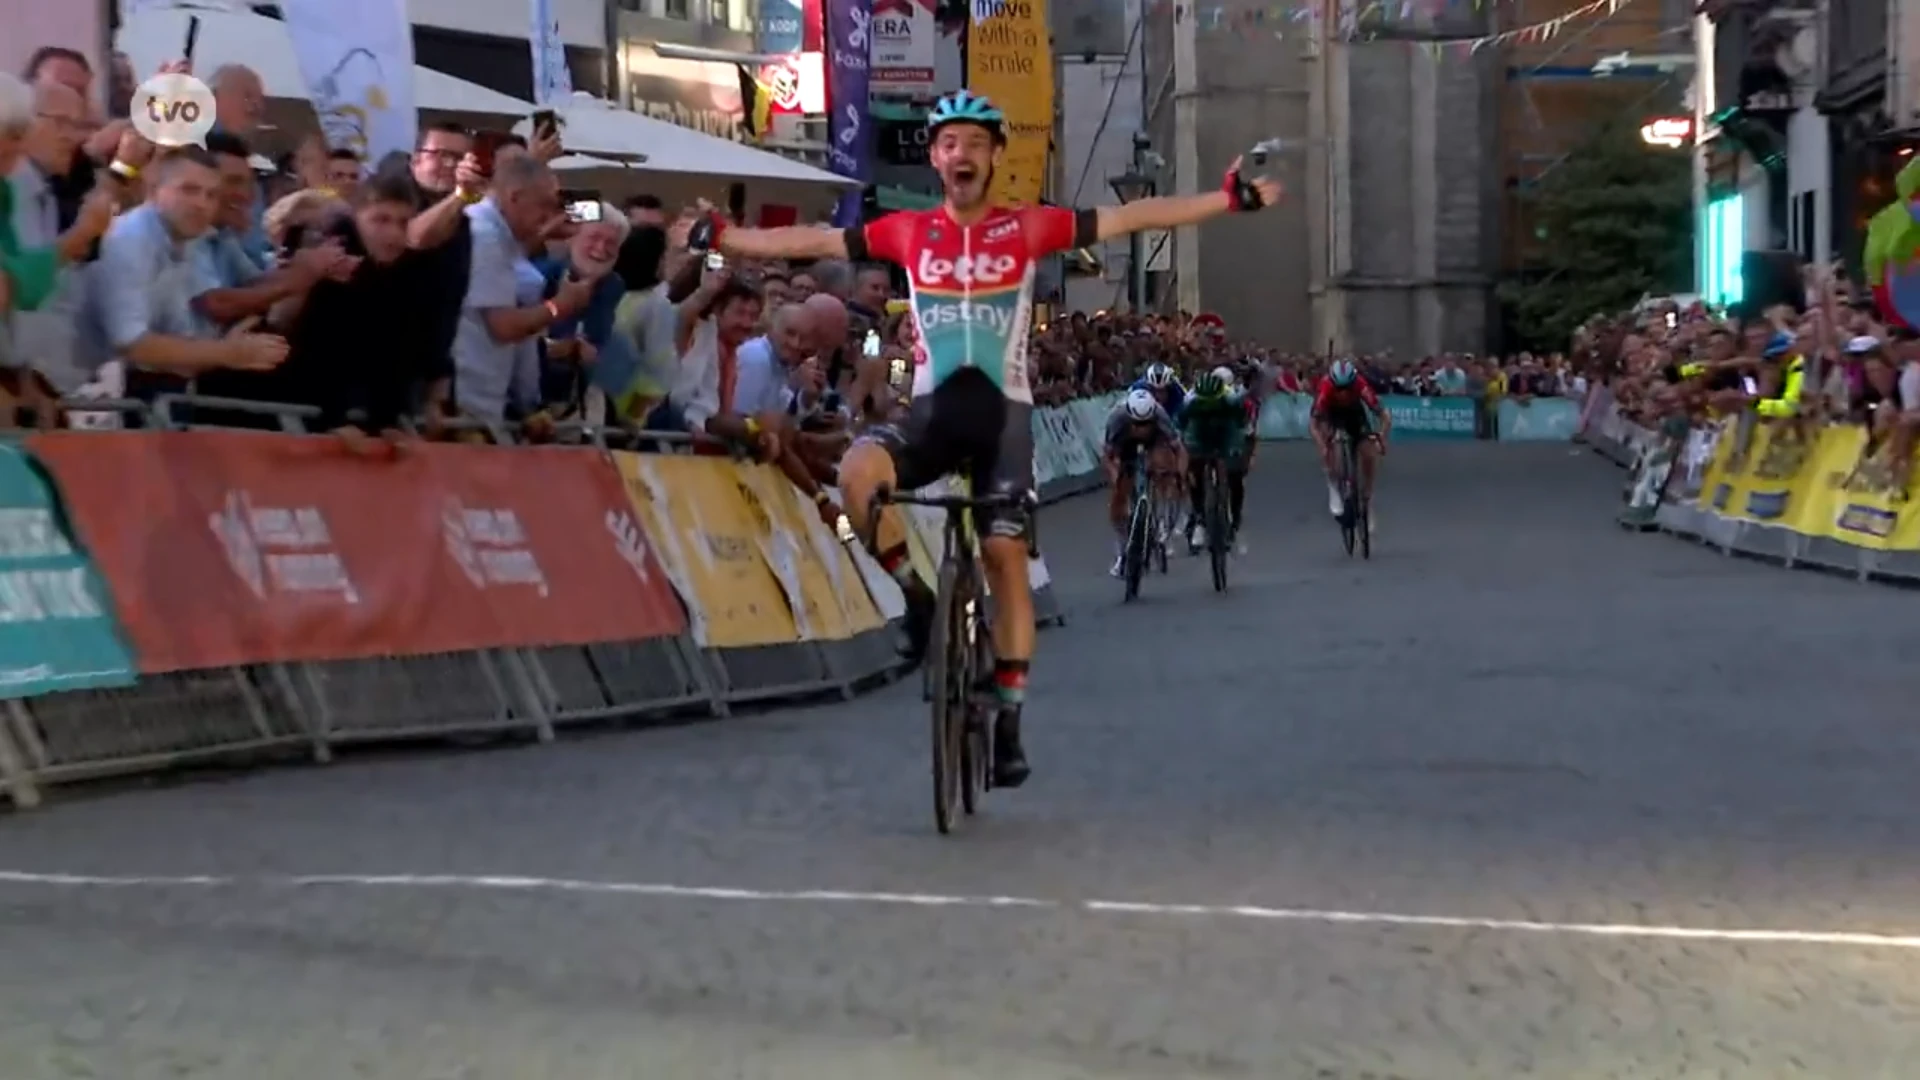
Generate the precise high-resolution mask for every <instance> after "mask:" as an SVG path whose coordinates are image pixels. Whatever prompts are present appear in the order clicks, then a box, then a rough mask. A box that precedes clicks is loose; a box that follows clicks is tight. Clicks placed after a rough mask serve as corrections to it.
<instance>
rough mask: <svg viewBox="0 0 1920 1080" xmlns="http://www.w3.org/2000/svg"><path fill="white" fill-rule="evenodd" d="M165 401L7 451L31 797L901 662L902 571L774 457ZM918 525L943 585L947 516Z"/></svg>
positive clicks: (1037, 584)
mask: <svg viewBox="0 0 1920 1080" xmlns="http://www.w3.org/2000/svg"><path fill="white" fill-rule="evenodd" d="M1116 399H1117V395H1116V394H1107V395H1104V396H1101V397H1097V398H1088V399H1084V400H1078V401H1072V402H1069V403H1066V404H1064V405H1060V406H1050V407H1043V408H1039V409H1037V410H1035V413H1034V416H1033V435H1034V445H1035V473H1036V479H1037V481H1038V486H1039V493H1040V496H1041V500H1042V501H1043V502H1052V501H1056V500H1058V499H1061V498H1065V497H1067V496H1069V495H1073V494H1077V493H1080V492H1084V491H1089V490H1092V489H1094V488H1097V487H1099V486H1101V484H1102V482H1103V474H1102V470H1101V469H1100V464H1099V459H1100V440H1101V437H1102V435H1103V433H1104V422H1105V418H1106V416H1107V414H1108V412H1109V411H1110V409H1111V408H1112V405H1113V403H1114V401H1115V400H1116ZM170 404H171V405H172V406H177V407H181V408H204V407H208V406H209V405H219V404H221V403H219V402H208V401H205V400H198V399H192V398H182V399H179V400H178V401H175V402H173V403H170ZM88 407H89V408H96V407H107V406H103V405H101V403H97V402H90V403H89V404H88ZM113 407H118V408H122V409H125V410H126V411H134V410H135V409H136V408H137V406H136V405H135V404H133V403H123V404H121V405H118V406H113ZM166 407H167V406H163V407H162V411H163V412H164V410H165V408H166ZM150 419H155V420H156V423H155V424H153V425H152V426H151V428H150V429H148V430H131V431H99V432H95V431H60V432H48V433H40V434H35V435H31V436H29V437H27V438H25V439H23V440H19V441H15V442H11V443H7V444H5V445H4V448H0V499H3V500H4V511H5V512H4V514H0V523H3V524H0V532H3V533H4V536H5V543H4V545H0V606H4V607H5V608H6V610H7V614H8V618H7V619H6V620H5V621H4V624H0V684H4V685H5V687H6V688H7V695H8V700H7V701H6V702H5V709H6V714H5V716H4V718H0V793H4V794H5V795H6V796H7V797H8V799H9V800H10V801H11V802H12V803H13V805H15V806H17V807H30V806H33V805H36V804H37V803H38V802H39V800H40V798H41V791H42V789H44V788H45V787H47V786H50V785H56V784H64V783H71V782H78V781H83V780H88V779H94V778H99V777H105V776H114V775H124V774H131V773H144V772H154V771H162V770H166V769H171V768H177V767H181V766H185V765H191V764H194V763H196V762H206V761H220V762H223V763H233V762H238V763H242V764H247V763H255V762H259V763H265V762H270V761H274V760H301V759H305V760H312V761H319V762H325V761H329V760H331V758H332V756H333V754H334V752H335V749H336V748H337V747H340V746H345V745H351V744H357V743H377V742H383V741H403V740H421V739H439V738H445V737H449V736H473V735H486V734H492V735H497V736H502V737H521V738H533V739H538V740H540V741H548V740H551V739H553V738H554V737H555V734H556V733H557V732H559V731H562V730H565V729H566V728H568V727H569V726H578V725H584V724H589V723H595V722H602V721H610V720H618V721H634V720H647V719H650V718H658V717H663V716H673V715H687V714H696V715H697V714H705V715H710V716H713V717H725V716H727V715H728V714H729V712H730V711H731V710H732V709H733V708H734V707H735V706H738V705H742V704H746V703H750V702H769V701H779V700H788V699H799V698H807V697H814V696H818V695H822V694H838V695H841V696H843V697H851V696H852V695H853V694H855V693H856V692H858V691H859V690H861V689H862V688H864V687H867V686H870V685H875V684H878V683H882V682H885V681H887V680H889V679H891V678H892V677H894V676H895V675H897V674H898V672H899V670H900V663H899V660H898V655H897V652H896V640H897V635H896V633H895V628H894V626H893V623H894V621H895V620H897V619H898V618H899V617H900V616H901V614H902V613H903V612H904V602H903V599H902V597H901V596H900V592H899V589H898V587H897V585H895V583H894V582H893V581H892V580H891V579H890V578H889V577H888V576H887V575H886V574H885V573H884V572H883V571H881V570H880V569H879V567H878V566H877V565H875V564H874V563H873V562H872V560H871V559H870V558H868V557H867V555H866V553H865V552H864V551H858V550H852V549H850V548H849V547H847V546H845V545H843V544H841V543H840V542H839V541H838V539H837V538H836V536H835V535H834V534H833V532H832V531H831V530H830V529H829V528H828V527H827V526H826V525H825V523H824V522H822V521H821V520H820V518H819V516H818V514H817V512H816V511H815V509H814V507H813V506H812V505H811V504H810V503H808V502H807V501H806V500H805V499H804V498H803V497H801V496H800V495H799V494H798V492H797V490H796V489H795V488H794V487H793V486H792V485H791V484H790V483H788V482H787V481H786V480H785V478H784V477H782V476H780V475H779V474H778V473H777V472H776V471H775V470H774V469H773V468H772V467H770V466H766V465H758V464H752V463H746V462H741V461H737V460H735V459H733V458H729V457H710V456H698V455H694V454H691V453H684V452H675V451H676V450H685V449H686V447H684V446H678V447H676V446H673V445H666V446H661V445H658V444H657V443H654V442H653V441H652V440H649V446H648V448H647V449H645V450H639V451H630V450H622V449H611V448H609V447H608V446H607V445H606V442H605V439H604V438H603V433H601V432H596V431H587V430H576V431H574V432H572V433H571V434H573V435H574V436H576V437H577V438H579V439H581V440H583V441H586V442H588V443H589V444H590V445H587V446H511V445H503V446H477V445H452V444H430V443H420V444H412V445H409V446H408V447H407V448H406V449H405V450H404V451H403V452H401V453H400V454H398V455H395V456H393V457H390V458H388V459H383V460H369V459H366V458H364V457H360V456H356V455H354V454H351V453H350V452H349V451H347V450H346V448H345V447H344V445H343V444H342V443H341V442H340V441H339V440H336V439H331V438H320V437H314V436H308V435H304V434H298V433H297V432H299V431H300V425H301V417H300V416H299V415H298V413H297V412H289V413H287V414H285V415H284V420H285V426H286V428H287V429H288V430H287V431H286V432H284V433H278V434H274V433H263V432H251V431H222V430H212V429H199V430H193V429H188V430H181V429H177V428H176V429H175V430H166V428H167V427H168V426H170V425H168V424H167V423H165V422H163V421H164V417H158V418H150ZM563 434H566V433H563ZM668 441H669V442H672V440H668ZM914 525H915V528H914V530H913V531H912V533H911V534H910V537H909V539H910V541H911V543H910V547H911V549H912V553H913V558H914V563H915V566H916V568H917V569H918V570H919V572H920V573H921V574H922V576H924V577H927V578H929V579H931V578H932V576H933V574H934V572H935V567H936V564H937V560H938V558H939V529H938V526H939V523H938V521H937V520H933V519H932V518H930V517H915V518H914ZM1043 535H1044V532H1043ZM1033 582H1034V589H1035V603H1036V610H1037V614H1038V617H1039V619H1040V620H1041V623H1042V625H1056V624H1058V623H1060V622H1062V621H1064V618H1065V613H1064V612H1063V611H1062V610H1061V608H1060V605H1059V602H1058V599H1057V597H1056V596H1055V593H1054V589H1053V587H1052V581H1051V578H1050V576H1049V573H1048V570H1047V567H1046V564H1045V560H1044V555H1043V556H1042V557H1041V558H1040V559H1036V561H1035V566H1034V577H1033Z"/></svg>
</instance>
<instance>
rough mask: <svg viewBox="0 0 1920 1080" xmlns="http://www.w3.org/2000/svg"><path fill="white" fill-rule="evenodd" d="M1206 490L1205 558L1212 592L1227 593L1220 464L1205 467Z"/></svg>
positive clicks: (1224, 499)
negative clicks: (1210, 577)
mask: <svg viewBox="0 0 1920 1080" xmlns="http://www.w3.org/2000/svg"><path fill="white" fill-rule="evenodd" d="M1203 479H1204V481H1205V483H1206V485H1207V490H1206V491H1205V492H1204V493H1203V494H1204V496H1205V501H1204V502H1202V503H1201V505H1202V506H1204V507H1206V510H1207V520H1206V529H1207V557H1208V559H1209V560H1210V561H1211V562H1212V563H1213V591H1215V592H1226V591H1227V500H1226V497H1225V494H1224V493H1223V492H1222V491H1221V490H1220V487H1221V484H1220V463H1219V462H1214V463H1213V464H1212V465H1209V466H1208V467H1207V471H1206V475H1205V476H1204V477H1203Z"/></svg>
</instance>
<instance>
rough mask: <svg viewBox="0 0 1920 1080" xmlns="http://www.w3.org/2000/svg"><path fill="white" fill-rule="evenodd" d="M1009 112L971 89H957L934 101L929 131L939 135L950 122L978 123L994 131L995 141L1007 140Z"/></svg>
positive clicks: (930, 114)
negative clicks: (1002, 110)
mask: <svg viewBox="0 0 1920 1080" xmlns="http://www.w3.org/2000/svg"><path fill="white" fill-rule="evenodd" d="M1006 123H1007V114H1005V113H1003V112H1001V111H1000V110H999V108H998V107H996V106H995V105H994V103H993V102H991V101H988V100H987V99H986V98H983V97H981V96H980V95H979V94H976V93H974V92H973V91H971V90H955V91H954V92H953V93H951V94H948V95H947V96H946V97H943V98H941V99H940V100H939V101H936V102H934V103H933V111H932V112H930V113H928V114H927V133H928V134H929V135H938V134H939V133H940V129H941V128H943V127H946V126H947V125H948V124H978V125H980V126H981V127H983V128H986V129H987V130H988V131H991V132H993V138H994V141H995V142H1005V141H1006V138H1007V135H1006Z"/></svg>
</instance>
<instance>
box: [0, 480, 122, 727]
mask: <svg viewBox="0 0 1920 1080" xmlns="http://www.w3.org/2000/svg"><path fill="white" fill-rule="evenodd" d="M133 681H134V664H133V655H132V653H131V652H130V651H129V649H128V647H127V644H126V637H125V635H124V634H122V633H121V631H120V625H119V623H118V621H116V620H115V618H114V614H113V600H112V598H111V597H109V596H108V595H107V588H106V582H105V581H104V580H103V579H102V578H101V577H100V572H99V571H98V570H97V569H95V568H94V565H93V563H92V561H91V560H89V559H88V558H87V556H86V553H85V552H83V551H82V550H80V547H79V544H78V542H77V541H76V540H75V539H74V534H73V531H72V529H71V527H70V526H69V523H68V522H67V520H66V515H65V514H64V513H63V512H62V511H61V509H60V503H59V498H58V496H56V495H55V493H54V491H53V487H52V485H51V484H50V483H49V482H48V480H47V477H46V473H45V471H44V470H43V469H41V468H40V466H39V465H38V464H37V463H36V462H35V461H34V460H33V458H32V457H30V456H29V455H28V454H27V452H26V451H25V450H24V449H23V448H21V447H20V446H19V445H18V444H15V443H10V442H0V699H5V698H23V697H32V696H34V695H36V694H48V693H52V692H54V691H56V690H92V689H98V688H101V687H109V686H131V685H133Z"/></svg>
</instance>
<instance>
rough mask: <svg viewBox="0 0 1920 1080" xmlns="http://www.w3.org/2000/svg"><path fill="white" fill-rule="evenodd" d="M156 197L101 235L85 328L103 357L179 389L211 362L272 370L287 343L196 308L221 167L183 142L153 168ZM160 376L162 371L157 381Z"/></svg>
mask: <svg viewBox="0 0 1920 1080" xmlns="http://www.w3.org/2000/svg"><path fill="white" fill-rule="evenodd" d="M145 179H146V181H147V194H148V198H147V201H146V202H145V203H143V204H141V205H140V206H137V207H135V208H134V209H132V210H130V211H128V212H126V213H124V214H122V215H120V216H119V217H118V218H115V219H114V222H113V225H112V227H111V228H109V229H108V230H107V234H106V236H105V237H103V238H102V239H101V242H100V259H99V261H98V262H97V263H96V264H95V265H94V268H93V272H92V275H91V281H90V283H89V289H88V292H87V299H86V302H87V310H86V318H85V321H84V325H83V327H82V334H83V336H85V337H87V338H89V339H90V343H91V344H92V346H93V347H94V348H95V349H97V350H98V352H99V354H100V356H101V358H103V359H108V358H111V359H120V360H124V361H126V363H127V365H128V369H129V370H128V378H127V383H128V390H129V392H130V393H138V392H139V391H140V390H141V389H142V387H141V383H142V381H143V380H142V378H141V376H145V377H146V378H145V380H144V381H145V383H146V385H145V389H146V390H148V391H149V392H151V391H156V390H163V389H179V388H182V387H184V386H185V385H186V383H187V382H188V381H189V380H191V379H193V378H194V377H195V376H198V375H200V374H201V373H203V372H206V371H210V370H215V369H220V368H230V369H236V370H242V371H270V370H272V369H273V368H275V367H277V366H279V364H280V362H281V361H282V360H284V359H286V355H287V345H286V342H285V341H282V340H281V339H280V338H277V337H274V336H272V335H268V334H253V333H242V334H229V335H227V336H224V337H222V336H220V334H219V332H218V330H217V329H216V328H215V327H214V326H213V325H212V324H210V323H209V322H208V321H207V320H206V319H204V318H202V317H201V316H200V315H199V314H198V313H197V312H196V311H195V309H194V298H195V296H196V295H198V294H199V293H200V292H202V291H203V290H202V289H201V288H200V286H201V283H202V281H203V278H202V276H201V275H202V273H203V272H204V270H203V265H204V264H202V263H200V262H199V261H198V260H197V253H196V249H195V247H194V244H195V242H196V241H198V240H200V239H201V238H202V237H204V236H205V235H206V234H207V232H208V231H209V230H211V229H212V228H213V223H214V218H215V215H216V214H217V212H218V205H219V201H218V189H219V180H220V177H219V172H218V171H217V170H216V168H215V165H214V161H213V157H212V155H210V154H208V153H207V152H206V151H204V150H201V149H199V148H198V147H187V148H185V149H181V150H176V151H173V152H172V153H169V154H167V155H166V156H164V157H162V158H160V159H159V160H157V161H156V162H154V164H153V165H151V166H150V167H149V168H148V169H147V170H146V172H145ZM156 376H158V378H159V381H158V382H157V383H156V382H155V377H156Z"/></svg>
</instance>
